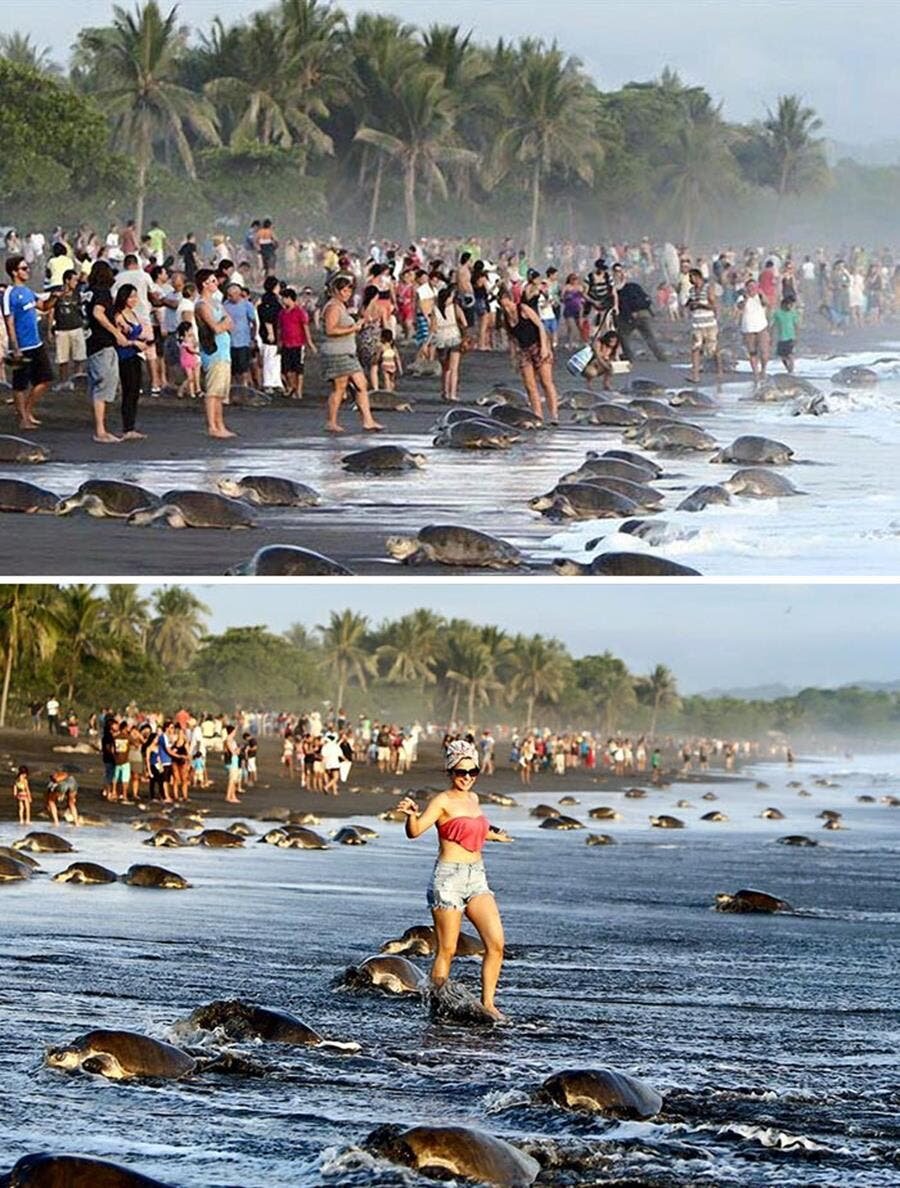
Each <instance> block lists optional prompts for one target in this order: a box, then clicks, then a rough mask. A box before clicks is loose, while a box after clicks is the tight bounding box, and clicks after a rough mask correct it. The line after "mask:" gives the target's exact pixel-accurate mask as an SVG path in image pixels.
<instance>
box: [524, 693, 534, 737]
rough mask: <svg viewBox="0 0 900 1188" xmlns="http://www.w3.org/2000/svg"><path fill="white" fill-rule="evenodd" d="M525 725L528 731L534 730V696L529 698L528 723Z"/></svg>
mask: <svg viewBox="0 0 900 1188" xmlns="http://www.w3.org/2000/svg"><path fill="white" fill-rule="evenodd" d="M525 725H526V727H527V729H529V730H530V729H531V728H532V726H534V695H533V694H532V695H530V696H529V698H528V721H527V722H526V723H525Z"/></svg>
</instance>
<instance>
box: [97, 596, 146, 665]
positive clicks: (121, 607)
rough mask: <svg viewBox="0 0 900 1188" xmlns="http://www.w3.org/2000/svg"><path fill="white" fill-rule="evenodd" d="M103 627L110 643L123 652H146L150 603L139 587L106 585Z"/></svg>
mask: <svg viewBox="0 0 900 1188" xmlns="http://www.w3.org/2000/svg"><path fill="white" fill-rule="evenodd" d="M103 627H104V631H105V632H106V636H107V638H108V639H109V640H110V642H111V643H112V644H114V645H115V646H116V647H118V648H120V649H121V650H122V651H123V652H124V653H130V652H135V651H138V652H143V651H145V649H146V647H147V632H148V630H149V627H150V604H149V603H148V601H147V599H146V598H141V596H140V594H139V593H138V590H137V586H124V585H111V586H107V588H106V605H105V607H104V609H103Z"/></svg>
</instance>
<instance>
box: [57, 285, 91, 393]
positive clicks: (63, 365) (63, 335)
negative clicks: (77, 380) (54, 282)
mask: <svg viewBox="0 0 900 1188" xmlns="http://www.w3.org/2000/svg"><path fill="white" fill-rule="evenodd" d="M79 284H80V278H79V275H78V273H77V272H76V271H75V269H74V268H68V269H66V271H65V272H64V273H63V284H62V289H61V290H60V292H59V293H58V295H57V298H56V304H55V306H54V307H53V339H54V342H55V343H56V362H57V365H58V367H59V378H60V383H61V384H62V385H64V386H67V387H69V388H72V387H74V385H73V384H72V383H70V382H69V367H70V365H71V366H72V367H73V368H74V370H73V372H72V374H73V375H78V374H80V373H81V371H82V365H83V364H84V363H85V361H86V359H87V344H86V342H85V337H84V314H83V313H82V306H81V294H80V293H79Z"/></svg>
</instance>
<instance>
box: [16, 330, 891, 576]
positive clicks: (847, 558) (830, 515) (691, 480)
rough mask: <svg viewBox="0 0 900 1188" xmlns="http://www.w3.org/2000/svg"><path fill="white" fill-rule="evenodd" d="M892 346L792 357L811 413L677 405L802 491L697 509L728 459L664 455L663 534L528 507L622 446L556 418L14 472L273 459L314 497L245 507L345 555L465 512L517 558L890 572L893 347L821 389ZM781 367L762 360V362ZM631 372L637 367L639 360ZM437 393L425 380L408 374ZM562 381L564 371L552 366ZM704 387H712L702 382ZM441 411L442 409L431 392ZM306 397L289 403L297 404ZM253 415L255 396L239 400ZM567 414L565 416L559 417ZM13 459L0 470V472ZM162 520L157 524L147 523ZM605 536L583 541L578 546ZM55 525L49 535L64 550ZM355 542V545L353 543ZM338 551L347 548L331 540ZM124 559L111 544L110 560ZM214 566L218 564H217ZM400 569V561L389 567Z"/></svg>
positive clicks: (67, 480) (374, 556) (71, 481)
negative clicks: (817, 409)
mask: <svg viewBox="0 0 900 1188" xmlns="http://www.w3.org/2000/svg"><path fill="white" fill-rule="evenodd" d="M891 354H892V347H891V345H890V344H888V345H886V346H885V347H883V348H881V349H880V350H879V351H878V352H865V353H857V354H853V355H846V356H840V357H837V358H835V359H832V360H821V359H808V358H798V360H797V371H798V374H803V375H805V376H808V377H812V378H813V379H814V380H816V382H819V381H821V387H822V390H823V392H824V393H825V394H826V396H827V397H828V401H829V405H830V407H831V410H832V411H831V412H829V413H828V414H827V415H825V416H823V417H810V416H799V417H795V416H793V415H792V408H793V405H794V402H793V401H786V402H784V403H780V404H764V403H758V402H754V401H752V400H751V399H750V394H751V385H750V383H749V377H748V382H747V383H743V382H729V383H728V384H727V385H726V386H725V387H723V388H722V390H721V391H720V392H719V393H718V399H719V401H720V405H721V407H720V409H719V411H718V412H716V413H715V414H713V415H706V414H700V413H695V412H692V411H689V412H687V413H686V414H685V415H686V417H687V419H688V420H692V421H693V422H694V423H696V424H698V425H701V426H703V427H704V428H706V429H707V430H708V431H709V432H710V433H711V434H712V435H713V436H714V437H715V438H716V440H717V442H718V443H719V444H720V445H726V444H728V443H730V442H731V441H732V440H733V439H734V438H735V437H737V436H739V435H741V434H744V433H756V434H762V435H765V436H768V437H774V438H776V439H778V440H780V441H784V442H786V443H787V444H788V445H790V446H791V447H792V448H793V449H794V451H795V459H796V461H797V464H796V465H791V466H787V467H783V468H779V469H780V471H781V473H783V474H785V475H786V476H787V477H789V478H790V479H791V481H792V482H793V483H794V485H795V486H797V487H799V488H800V489H801V490H803V491H804V492H805V494H804V495H803V496H802V497H792V498H787V499H778V500H759V499H746V498H741V497H736V498H734V500H733V502H732V505H731V506H728V507H718V506H717V507H711V508H707V509H706V510H704V511H702V512H698V513H691V512H683V511H682V512H679V511H676V510H675V508H676V507H677V505H678V504H679V503H680V502H681V501H682V499H683V498H684V497H685V495H687V494H688V493H689V492H691V491H693V490H694V489H695V488H696V487H697V486H699V485H701V484H703V483H716V482H722V481H724V480H725V479H727V478H729V477H730V475H731V474H732V473H733V472H734V470H736V469H738V468H737V467H736V466H733V465H711V464H710V463H709V461H708V455H707V454H697V455H694V454H688V455H684V456H681V457H675V458H668V459H661V461H663V463H664V465H665V467H666V475H665V477H663V478H661V479H659V480H657V481H656V482H655V483H654V484H653V485H654V486H655V487H656V488H657V489H658V490H660V491H661V492H663V493H664V494H665V497H666V498H665V506H664V507H663V509H662V510H661V512H660V514H659V515H658V516H657V517H656V518H657V519H664V520H665V521H666V522H667V523H668V524H669V526H670V536H669V539H667V540H665V541H664V542H663V543H662V544H661V545H660V546H659V547H658V548H653V549H651V548H649V547H648V546H647V545H646V544H645V543H644V542H643V541H642V540H640V539H638V538H636V537H634V536H626V535H622V534H621V533H619V532H618V531H617V530H618V528H619V527H620V526H621V523H622V521H620V520H590V521H584V522H580V523H564V524H559V525H556V524H553V523H551V522H550V521H548V520H547V519H546V518H545V517H542V516H540V515H539V514H538V513H536V512H532V511H531V510H530V509H529V507H528V500H529V499H530V498H531V497H532V496H534V495H538V494H542V493H544V492H546V491H549V490H550V489H551V488H552V487H553V486H554V485H555V483H556V482H557V481H558V479H559V478H560V477H561V476H562V475H563V474H564V473H566V472H567V471H570V470H572V469H575V468H576V467H577V466H578V465H579V464H580V462H581V461H582V459H583V457H584V452H585V450H586V449H597V450H600V451H601V452H602V451H603V450H605V449H609V448H615V447H621V446H622V445H623V444H624V445H625V446H627V447H629V448H630V446H629V443H628V442H624V443H623V441H622V437H621V433H620V432H619V431H614V430H605V431H602V432H601V431H600V430H599V429H597V428H596V427H592V426H584V425H573V424H571V423H564V424H563V426H562V427H561V428H560V429H558V430H556V431H554V432H552V433H549V432H538V433H536V434H530V435H527V436H526V437H525V439H524V440H523V441H522V442H521V443H520V444H517V445H515V446H513V447H512V448H511V449H509V450H506V451H500V452H495V451H465V452H461V451H454V450H446V449H437V448H435V447H433V446H432V444H431V434H430V433H426V434H423V433H421V432H415V433H413V432H410V423H409V421H408V420H407V418H406V414H402V413H396V414H386V415H385V423H386V426H387V429H388V432H387V433H386V434H385V439H386V440H388V441H390V442H391V443H393V444H396V445H400V446H404V447H407V448H409V449H412V450H414V451H419V452H422V453H424V454H425V455H426V458H427V464H426V468H425V469H424V470H415V471H410V472H407V473H401V474H396V475H390V476H389V477H383V478H374V479H373V478H371V477H366V476H355V475H348V474H346V473H345V472H344V471H343V470H342V469H341V466H340V459H341V457H342V456H343V455H344V454H345V453H348V452H350V451H352V450H355V449H359V448H362V447H363V446H365V445H369V444H371V443H370V442H367V441H362V440H360V439H359V438H357V439H355V440H351V441H346V440H345V441H341V442H340V443H337V444H336V443H334V442H332V441H324V440H322V439H321V438H319V437H318V436H316V434H317V433H318V425H317V424H316V425H315V426H313V425H312V422H310V433H311V434H312V436H309V435H306V434H304V435H302V436H297V437H294V438H291V437H285V438H281V439H279V440H277V441H275V442H273V443H272V444H270V445H266V446H264V447H261V446H249V445H248V446H242V447H241V448H240V449H230V450H228V451H227V452H225V453H223V454H222V455H221V456H220V457H217V458H214V459H206V460H203V459H197V458H194V459H191V458H162V459H153V460H152V461H145V462H140V461H135V460H132V461H131V462H129V461H127V460H126V459H125V458H122V459H121V460H119V459H117V458H116V457H115V456H112V455H111V456H110V460H109V461H105V462H104V463H103V464H102V465H98V464H97V463H84V464H74V463H71V462H50V463H47V464H44V465H42V466H32V467H18V468H16V469H15V474H16V475H17V476H18V477H21V478H25V479H29V480H30V481H32V482H36V483H38V484H40V485H41V486H46V487H49V488H50V489H51V490H53V491H56V492H57V493H60V494H68V493H69V492H71V491H72V490H74V489H75V487H76V486H77V485H78V484H79V483H80V482H82V481H83V480H84V479H87V478H90V477H96V476H97V475H98V474H101V473H102V474H103V475H104V476H105V477H109V478H124V479H127V480H129V481H132V482H137V483H140V484H142V485H144V486H146V487H148V488H149V489H150V490H152V491H154V492H156V493H158V494H161V493H162V492H164V491H166V490H168V489H170V488H172V487H203V488H207V489H214V487H215V481H216V479H218V478H220V477H223V476H225V475H230V476H233V477H235V478H238V477H241V476H242V475H245V474H253V473H257V474H259V473H275V474H283V475H286V476H289V477H293V478H296V479H299V480H301V481H304V482H307V483H309V484H311V485H312V486H314V487H315V488H316V489H318V490H319V491H320V492H321V493H322V496H323V503H322V506H321V507H318V508H313V509H288V508H269V509H261V510H257V511H255V512H254V516H255V518H256V519H257V520H258V522H259V523H260V524H261V525H262V526H264V527H266V528H269V529H273V530H278V529H283V530H285V531H286V532H287V533H290V532H291V531H296V530H304V529H305V530H308V535H306V536H304V539H303V542H302V543H304V544H305V545H307V546H311V547H314V548H315V547H318V546H317V544H316V538H315V534H316V530H317V528H318V529H322V530H331V529H338V530H339V531H340V530H341V529H344V530H346V531H347V532H348V533H350V532H353V533H355V534H357V535H356V540H357V541H358V540H359V533H360V531H361V532H363V533H365V532H366V531H368V532H370V533H371V535H370V536H369V537H368V538H367V539H368V540H370V541H371V548H370V550H369V551H370V556H369V557H367V558H360V557H358V556H354V555H352V549H351V555H350V556H349V558H348V559H349V560H350V562H351V568H353V565H352V562H353V561H354V560H356V561H357V562H359V561H361V560H364V559H365V560H370V561H371V560H378V561H379V562H380V563H381V564H382V565H384V564H391V563H390V562H388V561H387V560H386V558H385V553H384V547H383V538H384V536H385V535H386V534H388V533H394V532H409V533H412V534H414V533H415V532H417V531H418V530H419V529H420V528H421V527H423V526H424V525H425V524H428V523H435V522H436V523H454V522H455V523H463V524H467V525H470V526H472V527H477V528H479V529H481V530H483V531H487V532H491V533H494V534H495V535H498V536H500V537H502V538H504V539H507V540H509V541H511V542H512V543H514V544H515V545H517V546H519V547H520V548H521V549H522V550H523V552H524V553H525V554H526V556H527V557H528V558H530V559H532V560H533V561H534V562H536V563H538V564H543V565H546V564H548V563H549V562H550V561H551V560H552V559H553V558H554V557H558V556H561V555H567V556H573V557H577V558H579V559H589V558H590V557H591V556H593V555H594V554H595V552H596V550H597V549H598V548H599V549H600V550H601V551H603V550H607V549H616V550H620V549H627V550H629V551H649V552H654V553H659V554H662V555H664V556H667V557H670V558H672V559H675V560H678V561H680V562H682V563H684V564H686V565H689V566H691V567H693V568H696V569H698V570H699V571H701V572H702V573H704V574H709V575H734V576H743V575H748V574H755V575H767V576H768V575H791V576H800V575H804V576H805V575H834V574H854V575H887V574H892V575H893V574H897V573H900V477H898V467H897V457H898V450H900V361H898V362H888V363H881V364H878V365H877V366H876V368H875V369H876V370H877V371H878V372H879V374H880V376H881V379H880V381H879V384H878V386H877V387H876V388H874V389H862V390H857V391H852V392H850V393H849V394H848V395H846V396H843V397H841V396H838V397H833V396H831V395H830V393H831V391H832V390H833V386H832V385H831V383H830V382H829V380H828V377H829V376H831V375H832V374H833V373H834V372H836V371H837V370H838V369H839V368H840V367H842V366H844V365H846V364H850V363H861V364H865V365H868V364H871V363H873V362H874V360H875V359H877V358H882V357H884V356H885V355H888V356H890V355H891ZM503 366H504V365H503V363H502V361H501V360H499V359H491V360H490V361H489V362H487V363H484V364H483V365H482V371H481V372H480V373H479V372H474V373H470V374H469V376H468V381H467V382H468V387H467V388H466V390H465V392H464V398H465V399H471V398H472V397H474V396H475V395H476V394H477V393H478V392H480V391H482V390H483V389H484V388H485V387H486V386H487V385H488V384H489V382H490V379H489V378H488V376H490V377H491V378H493V377H494V376H495V375H499V374H504V372H503ZM778 367H779V365H777V364H776V365H775V366H773V369H772V370H773V374H774V373H775V372H776V371H777V370H778ZM636 370H637V372H638V373H639V372H640V366H638V367H637V369H636ZM410 382H411V383H413V384H414V385H415V386H416V387H417V388H418V389H419V390H420V392H421V395H422V398H423V403H422V404H421V405H420V407H423V408H424V407H426V404H425V403H424V401H425V394H426V393H427V396H428V398H429V399H430V400H432V401H433V399H434V390H435V385H436V381H435V380H433V379H432V380H427V381H423V380H419V381H410ZM559 386H560V389H561V390H564V389H565V388H566V387H567V386H568V385H567V382H566V380H565V379H564V378H563V377H560V379H559ZM704 390H705V391H708V392H710V393H712V392H713V389H712V388H705V389H704ZM433 407H434V416H435V419H437V417H438V416H440V414H441V412H442V411H443V409H442V406H440V404H437V403H435V404H434V406H433ZM308 413H309V415H310V416H312V413H311V412H310V410H303V412H302V413H299V414H298V415H299V416H303V417H306V416H307V414H308ZM247 415H251V416H261V417H265V415H266V413H265V410H262V411H261V412H259V413H248V414H247ZM570 416H571V414H570V413H565V414H564V418H565V417H570ZM10 473H12V471H10ZM157 530H158V531H169V530H168V529H165V528H159V529H157ZM598 537H602V538H604V539H603V541H602V543H601V544H600V545H593V547H592V548H591V549H590V550H586V548H585V546H586V545H587V544H588V543H589V542H590V543H592V542H596V540H597V538H598ZM65 540H66V537H65V531H64V525H60V532H59V545H58V547H59V548H60V549H61V550H64V549H65V547H66V546H65ZM353 547H355V548H358V547H359V545H358V544H357V545H355V546H353ZM341 555H343V554H341ZM119 560H120V557H119V555H118V553H117V550H116V548H115V546H114V545H111V546H110V559H109V562H108V564H107V566H106V568H105V569H103V570H102V572H108V571H109V566H110V565H112V566H113V568H115V564H116V563H117V562H118V561H119ZM220 569H221V566H220V567H219V569H217V570H216V572H219V571H220ZM397 572H404V571H403V570H402V569H401V568H400V567H399V566H398V567H397Z"/></svg>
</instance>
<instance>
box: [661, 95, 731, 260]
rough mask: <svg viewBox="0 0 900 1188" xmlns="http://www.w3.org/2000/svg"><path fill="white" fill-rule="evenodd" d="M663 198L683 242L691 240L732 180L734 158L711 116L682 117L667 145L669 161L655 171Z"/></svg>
mask: <svg viewBox="0 0 900 1188" xmlns="http://www.w3.org/2000/svg"><path fill="white" fill-rule="evenodd" d="M658 184H659V188H660V190H661V191H662V192H663V193H665V194H667V195H668V199H667V201H666V202H665V205H667V206H668V207H669V209H670V212H671V214H672V216H673V217H674V218H677V219H678V220H679V222H680V224H681V234H682V242H683V243H688V244H689V243H692V242H693V238H694V232H695V230H696V228H697V226H698V225H699V224H700V222H702V221H703V219H704V218H706V217H708V216H709V215H710V213H711V212H713V211H715V210H717V209H718V208H719V206H720V205H721V202H722V199H723V197H724V196H725V195H726V194H728V193H729V192H733V190H734V188H735V186H736V184H737V179H736V174H735V160H734V157H733V156H732V154H731V151H730V149H729V147H728V143H727V139H726V128H725V126H724V124H723V123H722V122H721V120H720V119H719V117H718V112H716V113H715V118H702V119H691V118H689V117H688V118H686V119H685V120H684V122H683V123H682V124H681V126H680V128H679V129H678V131H677V133H676V135H675V137H674V138H673V141H672V143H671V144H670V145H669V161H668V163H667V164H666V165H664V166H663V167H662V168H661V170H660V172H659V179H658Z"/></svg>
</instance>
